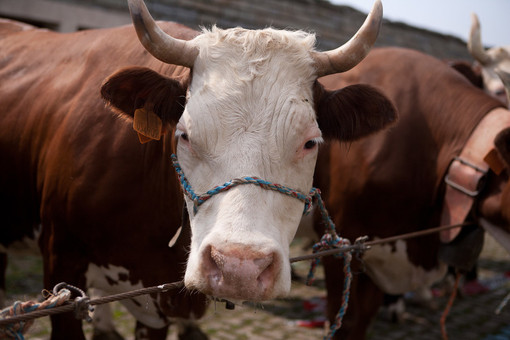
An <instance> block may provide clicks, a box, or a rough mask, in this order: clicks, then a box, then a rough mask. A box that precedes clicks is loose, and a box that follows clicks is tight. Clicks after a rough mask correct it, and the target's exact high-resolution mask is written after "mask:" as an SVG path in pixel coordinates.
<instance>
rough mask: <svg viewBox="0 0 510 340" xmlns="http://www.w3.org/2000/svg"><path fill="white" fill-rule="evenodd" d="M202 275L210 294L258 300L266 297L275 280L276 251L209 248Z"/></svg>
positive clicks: (270, 291) (239, 247)
mask: <svg viewBox="0 0 510 340" xmlns="http://www.w3.org/2000/svg"><path fill="white" fill-rule="evenodd" d="M204 257H205V258H204V262H203V263H204V266H203V267H202V268H203V269H204V270H203V273H202V274H203V275H204V276H205V277H206V278H207V280H206V281H207V282H208V283H207V286H208V287H207V289H206V291H207V293H208V294H210V295H213V296H216V297H223V298H226V299H237V300H251V301H258V300H264V299H267V297H268V296H270V294H271V293H272V289H273V286H274V283H275V275H276V273H277V272H278V271H277V268H276V264H275V263H276V261H275V258H276V254H275V253H274V252H261V251H258V250H254V249H253V248H252V247H249V246H243V245H231V246H229V247H228V248H217V247H214V246H210V247H209V251H206V252H205V254H204Z"/></svg>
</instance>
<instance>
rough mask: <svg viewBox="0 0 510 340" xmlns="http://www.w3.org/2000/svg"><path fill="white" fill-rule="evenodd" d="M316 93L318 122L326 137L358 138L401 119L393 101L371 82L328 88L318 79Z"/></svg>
mask: <svg viewBox="0 0 510 340" xmlns="http://www.w3.org/2000/svg"><path fill="white" fill-rule="evenodd" d="M314 97H315V107H316V110H317V122H318V124H319V128H320V129H321V131H322V136H323V137H324V138H326V139H338V140H341V141H354V140H356V139H359V138H362V137H365V136H368V135H370V134H372V133H374V132H377V131H379V130H381V129H383V128H384V127H386V126H388V125H389V124H391V123H394V122H395V121H396V120H397V110H396V109H395V107H394V106H393V104H392V103H391V101H390V100H389V99H388V98H386V97H385V96H384V95H383V94H382V93H381V92H380V91H378V90H377V89H375V88H374V87H371V86H369V85H351V86H347V87H345V88H343V89H340V90H337V91H328V90H326V89H324V87H323V86H322V85H321V84H320V83H319V82H316V83H315V89H314Z"/></svg>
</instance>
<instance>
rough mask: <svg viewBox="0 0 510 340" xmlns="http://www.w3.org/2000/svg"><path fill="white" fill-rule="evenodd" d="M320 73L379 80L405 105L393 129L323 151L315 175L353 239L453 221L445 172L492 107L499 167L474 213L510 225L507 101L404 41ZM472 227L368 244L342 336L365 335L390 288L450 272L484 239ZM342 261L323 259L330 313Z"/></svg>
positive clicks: (482, 220)
mask: <svg viewBox="0 0 510 340" xmlns="http://www.w3.org/2000/svg"><path fill="white" fill-rule="evenodd" d="M320 81H321V83H322V84H323V85H324V86H325V87H326V88H328V89H330V90H331V89H335V88H342V87H344V86H349V85H350V84H355V83H356V84H357V83H362V84H368V85H371V86H374V87H376V88H378V89H379V90H381V91H382V92H383V93H384V94H385V95H386V96H387V97H388V98H390V99H391V100H392V102H393V103H394V104H395V106H396V108H397V110H398V112H399V121H398V122H397V124H395V125H393V126H392V127H391V128H390V129H388V130H385V131H383V132H380V133H378V134H375V135H372V136H369V137H367V138H363V139H361V140H359V141H356V142H353V143H348V144H345V143H338V142H334V143H331V144H330V145H328V146H325V147H324V148H322V149H321V152H320V153H319V158H318V161H317V168H316V174H315V177H316V178H315V181H316V183H315V184H316V186H318V187H321V188H322V191H323V193H324V195H323V197H324V199H325V202H326V205H327V208H328V211H329V212H330V214H331V215H332V218H333V220H334V222H335V224H336V226H337V229H338V233H339V235H340V236H342V237H347V238H349V239H351V241H353V240H355V239H356V238H357V237H359V236H363V235H368V236H370V238H371V239H378V238H379V239H380V238H385V237H389V236H395V235H400V234H405V233H409V232H412V231H418V230H424V229H428V228H432V227H437V226H439V225H441V224H445V223H442V222H441V221H442V212H443V211H446V210H444V208H443V204H444V201H445V200H444V197H445V190H446V185H445V183H444V181H443V178H444V176H445V173H446V171H447V169H448V168H449V165H450V163H451V162H452V160H453V158H454V157H455V156H458V155H459V154H461V150H463V148H464V145H465V144H466V141H467V140H468V137H469V136H470V134H471V133H472V131H473V130H474V129H475V126H477V124H478V123H479V122H480V121H481V120H482V118H483V117H489V116H491V117H493V115H497V116H498V117H500V118H501V120H500V121H498V120H497V121H496V125H497V127H498V129H495V130H494V129H493V130H490V131H487V132H485V133H484V134H485V135H486V136H492V137H491V138H492V139H490V140H489V144H490V145H489V146H490V147H491V148H493V149H495V150H496V156H495V157H496V160H499V161H500V163H501V164H500V165H502V168H501V169H499V170H497V172H499V171H501V173H500V174H499V175H497V174H496V173H495V172H494V171H492V170H490V171H489V173H488V174H487V176H486V182H485V183H486V186H485V188H484V190H482V191H481V193H480V194H479V195H478V196H477V197H476V198H475V199H474V204H473V205H472V207H473V209H472V210H471V212H470V213H469V215H468V216H467V218H466V220H467V221H468V222H473V223H474V224H475V225H476V224H478V225H480V224H483V225H489V224H491V225H496V226H498V227H499V228H501V229H499V230H500V231H503V230H506V232H508V231H509V230H510V210H509V207H510V205H509V204H508V200H509V199H510V184H508V181H507V180H508V174H509V169H510V167H509V166H510V153H509V149H510V148H509V147H508V146H509V145H510V144H509V143H510V139H509V137H510V129H505V130H503V131H502V132H500V130H501V129H504V127H505V126H508V124H509V123H510V111H508V110H506V109H504V108H503V104H502V103H501V102H500V101H498V100H496V99H495V98H493V97H491V96H489V95H488V94H486V93H484V92H483V91H482V90H481V89H479V88H477V87H475V86H473V85H472V84H471V83H470V82H469V81H468V80H467V78H465V77H464V76H463V75H461V74H460V73H458V72H457V71H455V70H454V69H453V68H451V67H449V66H448V65H447V64H446V63H444V62H443V61H441V60H437V59H435V58H433V57H430V56H427V55H424V54H422V53H419V52H416V51H412V50H408V49H402V48H381V49H374V50H373V51H372V52H371V53H370V55H369V56H368V57H367V58H365V60H364V61H362V62H361V63H360V64H359V65H358V66H357V67H356V68H355V69H353V70H351V71H349V72H346V73H343V74H341V75H331V76H328V77H325V78H322V79H320ZM490 114H491V115H490ZM498 133H499V134H498ZM496 135H497V137H495V136H496ZM494 139H495V140H496V141H495V142H494ZM494 143H495V144H494ZM483 156H485V154H483V155H482V157H483ZM452 164H453V163H452ZM455 164H457V163H455ZM468 168H469V167H468ZM468 171H469V169H468ZM470 171H471V172H473V170H472V169H471V170H470ZM475 184H476V183H475ZM461 195H462V194H461ZM449 208H451V207H449ZM448 211H450V210H448ZM446 216H447V217H448V216H449V215H448V214H446ZM452 216H453V215H452ZM443 218H444V217H443ZM460 222H462V221H460ZM446 224H448V223H446ZM470 228H471V229H472V230H475V231H476V230H479V228H473V227H470ZM470 228H467V227H466V228H464V229H465V230H463V231H462V232H461V234H460V235H459V236H458V237H457V238H456V239H454V240H453V241H450V243H447V244H446V243H445V244H442V243H441V242H440V237H439V234H433V235H429V236H423V237H420V238H415V239H409V240H407V241H397V242H393V243H390V244H383V245H378V246H374V247H373V248H372V249H370V250H368V251H366V252H365V254H364V255H363V258H362V260H363V264H362V265H361V264H360V263H358V262H356V261H355V263H354V266H355V268H354V269H353V271H354V272H358V271H362V270H364V269H366V271H365V273H362V274H359V275H355V276H354V281H353V284H352V287H351V294H350V297H351V298H350V301H349V305H350V307H349V309H348V310H347V314H346V316H345V318H344V320H343V325H342V328H341V329H340V330H339V331H338V333H337V334H336V338H338V339H357V340H359V339H363V338H364V337H365V332H366V330H367V328H368V327H369V325H370V322H371V320H372V318H373V317H374V315H375V313H376V312H377V310H378V308H379V306H380V305H381V304H382V302H383V294H384V293H388V294H403V293H405V292H409V291H414V290H417V289H420V288H421V287H426V286H429V285H431V284H432V283H434V282H436V281H438V280H440V279H441V278H442V277H443V276H444V274H445V273H446V269H447V263H446V262H445V261H446V260H448V261H447V262H448V264H453V265H457V266H468V265H470V264H469V263H468V262H470V261H473V258H476V256H478V253H477V251H478V252H479V250H480V243H481V239H480V238H478V237H475V238H473V237H472V236H471V235H476V234H471V233H468V231H471V229H470ZM482 234H483V233H482ZM467 240H469V242H473V243H470V244H469V245H468V246H467V249H469V251H466V252H463V253H461V256H460V257H456V256H454V255H456V254H458V253H456V251H457V250H458V249H459V248H458V247H460V248H462V247H464V246H465V243H464V242H467ZM464 249H466V248H464ZM439 254H441V259H440V255H439ZM459 258H460V261H459ZM443 259H444V260H445V261H443ZM340 261H341V260H337V259H335V258H331V257H329V258H325V259H324V266H325V273H326V286H327V289H328V307H327V312H328V316H329V318H330V319H331V320H333V319H334V317H335V315H336V313H337V312H338V310H339V307H340V302H341V289H339V287H342V282H343V281H342V280H343V273H342V270H340V268H341V266H342V265H343V264H342V263H341V262H340ZM450 261H451V262H450ZM459 262H461V263H459ZM464 262H465V263H464ZM472 263H473V262H471V264H472Z"/></svg>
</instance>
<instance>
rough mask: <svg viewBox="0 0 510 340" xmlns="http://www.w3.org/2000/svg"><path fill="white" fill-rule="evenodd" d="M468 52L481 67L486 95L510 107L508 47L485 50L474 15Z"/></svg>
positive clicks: (509, 60) (478, 23) (509, 52)
mask: <svg viewBox="0 0 510 340" xmlns="http://www.w3.org/2000/svg"><path fill="white" fill-rule="evenodd" d="M468 50H469V53H471V55H472V56H473V58H475V60H476V61H477V62H478V63H480V65H481V66H482V77H483V83H484V88H485V90H486V91H487V93H489V94H490V95H492V96H494V97H496V98H498V99H500V100H501V101H502V102H503V103H505V104H506V105H507V106H509V107H510V99H509V98H510V46H506V47H492V48H490V49H488V50H486V49H485V48H484V47H483V44H482V36H481V30H480V22H479V20H478V17H477V15H476V14H474V13H473V14H472V15H471V31H470V35H469V41H468Z"/></svg>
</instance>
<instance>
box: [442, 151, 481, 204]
mask: <svg viewBox="0 0 510 340" xmlns="http://www.w3.org/2000/svg"><path fill="white" fill-rule="evenodd" d="M454 161H458V162H459V163H461V164H462V165H466V166H468V167H470V168H472V169H474V170H475V171H477V172H479V173H481V176H480V178H479V179H478V182H477V190H474V191H473V190H470V189H468V188H466V187H465V186H463V185H462V184H459V183H457V182H454V181H453V180H451V179H450V177H449V176H448V174H446V176H445V178H444V181H445V182H446V184H448V185H449V186H451V187H452V188H454V189H457V190H458V191H460V192H462V193H464V194H466V195H468V196H470V197H476V196H478V195H479V194H480V192H481V191H482V190H483V188H484V186H485V177H486V176H487V173H488V171H487V170H485V169H481V168H480V167H478V166H476V165H475V164H472V163H470V162H468V161H466V160H464V159H462V158H460V157H455V158H454V159H453V161H452V163H453V162H454ZM450 166H451V163H450Z"/></svg>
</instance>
